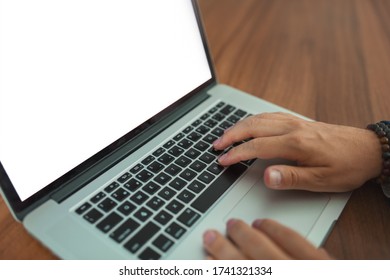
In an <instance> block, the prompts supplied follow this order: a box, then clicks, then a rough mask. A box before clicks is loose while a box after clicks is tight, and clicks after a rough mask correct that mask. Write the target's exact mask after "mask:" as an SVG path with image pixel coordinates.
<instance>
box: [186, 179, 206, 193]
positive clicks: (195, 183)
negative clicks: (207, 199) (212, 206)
mask: <svg viewBox="0 0 390 280" xmlns="http://www.w3.org/2000/svg"><path fill="white" fill-rule="evenodd" d="M205 187H206V185H205V184H202V183H201V182H199V181H197V180H194V181H193V182H192V183H191V184H190V185H189V186H188V189H190V190H191V191H193V192H194V193H200V192H201V191H202V190H203V189H204V188H205Z"/></svg>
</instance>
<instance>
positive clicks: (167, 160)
mask: <svg viewBox="0 0 390 280" xmlns="http://www.w3.org/2000/svg"><path fill="white" fill-rule="evenodd" d="M172 160H174V157H173V156H171V155H169V154H166V153H165V154H163V155H162V156H161V157H159V158H158V161H159V162H161V163H162V164H166V165H168V164H169V163H171V161H172Z"/></svg>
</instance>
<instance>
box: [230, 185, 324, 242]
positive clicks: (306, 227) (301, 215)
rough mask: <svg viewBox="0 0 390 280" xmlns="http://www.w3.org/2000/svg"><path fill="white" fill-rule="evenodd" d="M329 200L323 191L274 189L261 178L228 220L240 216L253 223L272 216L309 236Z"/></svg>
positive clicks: (231, 212) (233, 210)
mask: <svg viewBox="0 0 390 280" xmlns="http://www.w3.org/2000/svg"><path fill="white" fill-rule="evenodd" d="M329 199H330V197H329V196H328V195H327V194H323V193H313V192H307V191H275V190H270V189H268V188H267V187H265V186H264V184H263V182H262V180H260V181H259V182H258V183H257V184H255V185H254V186H253V187H252V188H251V189H250V190H249V192H248V193H247V194H246V195H245V196H244V197H243V198H242V199H241V200H240V202H238V204H237V205H236V206H235V207H234V208H233V209H232V210H231V211H230V212H229V213H228V215H227V216H226V217H225V222H226V221H227V220H228V219H229V218H239V219H242V220H244V221H246V222H247V223H249V224H251V223H252V222H253V221H254V220H255V219H258V218H271V219H275V220H277V221H278V222H280V223H282V224H284V225H286V226H288V227H291V228H293V229H294V230H296V231H298V232H299V233H300V234H302V235H303V236H307V234H308V233H309V231H310V229H311V228H312V227H313V225H314V223H315V222H316V220H317V219H318V217H319V216H320V214H321V212H322V211H323V210H324V208H325V206H326V204H327V203H328V201H329Z"/></svg>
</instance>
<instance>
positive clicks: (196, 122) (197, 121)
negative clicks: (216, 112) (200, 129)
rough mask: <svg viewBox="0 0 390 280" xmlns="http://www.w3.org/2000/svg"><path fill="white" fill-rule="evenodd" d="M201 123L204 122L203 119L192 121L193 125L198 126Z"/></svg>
mask: <svg viewBox="0 0 390 280" xmlns="http://www.w3.org/2000/svg"><path fill="white" fill-rule="evenodd" d="M201 123H202V121H201V120H196V121H194V122H193V123H192V126H195V127H197V126H198V125H200V124H201Z"/></svg>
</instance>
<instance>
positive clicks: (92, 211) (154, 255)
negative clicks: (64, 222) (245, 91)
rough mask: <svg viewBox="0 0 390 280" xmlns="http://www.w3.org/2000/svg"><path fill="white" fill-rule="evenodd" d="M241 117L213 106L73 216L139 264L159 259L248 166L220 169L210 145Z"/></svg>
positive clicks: (238, 112) (230, 108) (222, 105)
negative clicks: (147, 260)
mask: <svg viewBox="0 0 390 280" xmlns="http://www.w3.org/2000/svg"><path fill="white" fill-rule="evenodd" d="M247 116H248V114H247V112H245V111H243V110H240V109H237V108H236V107H234V106H232V105H228V104H225V103H224V102H220V103H218V104H217V105H216V106H213V107H212V108H211V109H209V110H208V111H207V113H205V114H203V115H202V116H201V117H200V118H199V119H196V120H195V121H193V122H192V123H191V124H190V125H188V126H187V127H186V128H185V129H184V130H183V131H182V132H180V133H178V134H177V135H175V136H174V137H172V139H170V140H169V141H167V142H166V143H164V144H163V145H162V146H161V147H158V148H157V149H155V150H154V151H153V152H152V153H151V154H149V155H147V156H145V157H144V158H143V159H142V160H141V161H140V162H137V163H136V164H134V165H133V166H130V167H129V169H128V171H127V172H125V173H123V174H120V175H119V176H118V178H117V179H116V180H114V181H112V182H111V183H110V184H108V185H106V186H104V187H103V188H102V189H101V190H100V191H99V192H98V193H95V194H94V195H93V196H92V197H89V198H88V200H87V201H85V202H83V203H82V204H81V206H78V207H77V208H76V210H75V213H76V214H77V215H79V216H80V217H82V218H83V220H85V221H86V222H89V223H90V224H92V225H93V226H96V228H98V229H99V230H100V231H101V233H102V234H106V235H108V236H109V237H110V238H111V239H112V240H113V241H114V242H116V243H118V244H120V245H121V246H124V248H125V249H126V250H128V251H129V252H130V253H132V254H134V255H136V256H137V257H138V258H139V259H160V258H161V257H162V256H163V255H164V254H167V252H168V251H169V249H170V248H172V247H173V245H175V244H176V243H178V242H180V240H181V238H182V237H183V235H184V234H185V233H187V232H188V231H190V230H191V228H192V227H193V226H194V225H195V223H196V222H197V221H199V219H200V218H201V217H202V215H204V214H205V213H206V212H207V210H208V209H209V208H210V207H211V206H212V205H213V204H214V203H215V202H216V201H217V200H218V198H219V197H221V195H222V194H224V193H225V191H226V190H228V189H229V188H230V186H231V185H232V184H233V183H234V182H235V181H236V180H237V179H238V178H239V177H240V176H241V175H242V174H243V172H245V170H246V169H247V168H248V167H249V166H250V165H251V164H252V163H253V160H251V161H246V162H242V163H238V164H235V165H232V166H230V167H227V168H226V167H222V166H220V165H219V164H218V163H217V160H216V159H217V157H218V155H220V154H221V153H222V151H215V150H214V149H213V148H212V143H213V142H214V141H215V140H216V139H217V138H218V137H219V136H221V135H222V134H223V132H224V130H225V129H227V128H228V127H230V126H232V125H233V124H234V123H236V122H237V121H239V120H240V119H242V118H244V117H247Z"/></svg>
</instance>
